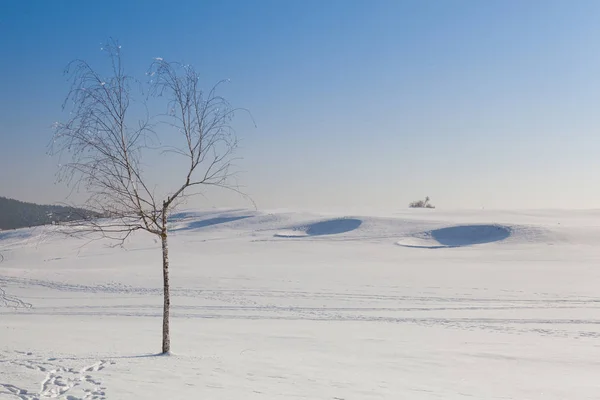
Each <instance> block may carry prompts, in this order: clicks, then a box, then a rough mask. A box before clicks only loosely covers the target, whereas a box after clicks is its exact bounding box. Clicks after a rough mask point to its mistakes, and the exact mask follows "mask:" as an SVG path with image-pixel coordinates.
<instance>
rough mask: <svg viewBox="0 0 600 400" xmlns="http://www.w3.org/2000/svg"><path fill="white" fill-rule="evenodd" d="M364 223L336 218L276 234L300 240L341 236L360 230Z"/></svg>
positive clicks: (359, 220)
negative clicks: (303, 238) (311, 237)
mask: <svg viewBox="0 0 600 400" xmlns="http://www.w3.org/2000/svg"><path fill="white" fill-rule="evenodd" d="M362 223H363V221H362V220H361V219H357V218H336V219H328V220H325V221H318V222H314V223H312V224H309V225H302V226H296V227H293V228H291V229H289V230H287V231H283V232H279V233H276V234H275V237H285V238H299V237H310V236H325V235H339V234H342V233H347V232H351V231H353V230H355V229H358V228H359V227H360V226H361V225H362Z"/></svg>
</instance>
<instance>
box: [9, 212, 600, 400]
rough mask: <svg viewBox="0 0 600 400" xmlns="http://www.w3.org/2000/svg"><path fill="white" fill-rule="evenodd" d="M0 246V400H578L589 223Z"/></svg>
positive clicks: (194, 229) (379, 223) (376, 225)
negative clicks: (166, 247)
mask: <svg viewBox="0 0 600 400" xmlns="http://www.w3.org/2000/svg"><path fill="white" fill-rule="evenodd" d="M171 228H172V233H171V236H170V258H171V268H170V272H171V283H172V294H173V298H172V333H171V336H172V350H173V354H172V355H170V356H157V355H156V353H157V352H158V351H159V350H160V341H161V333H160V331H161V315H162V270H161V254H160V245H159V244H158V243H156V241H155V240H154V238H153V237H152V236H151V235H149V234H144V233H136V234H135V235H133V236H132V237H130V239H128V241H127V242H126V244H125V247H124V248H111V247H108V246H107V245H110V244H111V242H102V241H96V242H92V243H88V244H86V243H85V242H84V241H82V240H79V239H74V238H66V237H64V236H62V235H60V234H57V233H56V232H55V228H53V227H40V228H33V229H22V230H17V231H3V232H0V254H2V256H3V261H2V262H1V263H0V288H2V289H4V290H5V291H6V293H7V294H8V295H11V296H15V297H18V298H20V299H21V300H23V301H25V302H27V303H30V304H31V306H32V307H31V308H8V307H2V306H0V399H22V400H25V399H28V400H32V399H45V398H56V399H68V400H78V399H232V400H234V399H235V400H241V399H329V400H355V399H467V398H471V399H569V400H570V399H573V400H581V399H598V398H600V379H599V377H600V309H599V307H600V246H599V244H600V212H599V211H523V212H516V211H513V212H500V211H483V210H479V211H456V212H442V211H440V210H408V211H405V212H400V213H396V214H391V215H375V214H373V215H371V216H364V215H363V216H361V215H334V214H326V215H325V214H316V213H314V214H309V213H304V212H303V213H299V212H291V211H281V210H278V211H273V212H267V211H263V212H257V211H249V210H211V211H198V212H196V211H188V212H182V213H179V214H176V215H174V216H173V218H172V220H171Z"/></svg>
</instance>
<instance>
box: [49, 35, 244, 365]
mask: <svg viewBox="0 0 600 400" xmlns="http://www.w3.org/2000/svg"><path fill="white" fill-rule="evenodd" d="M103 50H104V51H106V52H107V54H108V57H109V60H110V67H111V69H110V74H109V76H108V77H106V78H105V77H103V76H102V75H101V74H100V73H99V72H98V71H97V70H95V69H94V68H92V67H91V66H90V65H89V64H88V63H87V62H85V61H83V60H75V61H72V62H71V63H70V64H69V66H68V67H67V69H66V73H67V74H68V75H69V76H70V79H71V82H72V86H71V90H70V91H69V93H68V95H67V97H66V100H65V104H64V106H66V105H67V104H69V103H71V104H72V110H71V116H70V118H69V119H68V121H66V122H64V123H57V124H56V126H55V134H54V141H53V144H52V148H51V154H58V155H61V156H62V157H64V156H67V162H65V163H64V164H60V168H59V175H58V176H59V180H66V181H67V182H68V183H69V184H70V185H71V186H72V187H73V188H77V189H79V190H80V191H83V192H85V193H86V194H87V195H88V198H87V201H86V202H85V204H84V207H85V208H86V209H88V210H90V211H91V212H93V213H96V214H100V215H102V216H104V217H106V218H103V219H99V218H86V219H84V221H85V223H84V224H83V225H81V224H78V226H77V229H78V232H80V233H81V232H85V233H87V232H90V233H98V234H100V237H101V238H110V239H115V240H117V241H119V242H118V243H120V244H122V243H123V241H124V240H125V239H126V238H127V237H128V236H129V235H131V233H133V232H135V231H138V230H140V231H146V232H149V233H151V234H153V235H156V236H158V237H159V238H160V240H161V244H162V271H163V289H164V293H163V297H164V307H163V329H162V352H163V353H169V352H170V334H169V319H170V318H169V310H170V293H169V288H170V286H169V246H168V237H169V235H168V233H169V229H168V224H167V221H168V216H169V214H170V212H171V211H172V210H173V209H174V207H176V206H177V204H178V203H179V202H181V200H182V199H183V198H184V197H185V196H188V195H191V194H194V193H196V192H194V189H195V188H198V187H200V186H202V185H204V186H207V185H208V186H218V187H222V188H226V189H230V190H234V191H237V192H238V193H241V192H240V191H239V189H238V188H237V186H236V185H234V184H233V183H232V178H233V176H234V173H233V171H232V170H231V167H232V161H233V160H234V159H233V153H234V151H235V150H236V147H237V144H238V142H237V139H236V135H235V131H234V129H233V128H232V126H231V125H230V123H231V121H232V118H233V116H234V113H235V112H236V111H237V109H234V108H232V107H231V105H230V104H229V103H228V102H227V101H226V100H225V99H224V98H223V97H221V96H219V95H217V88H218V84H217V85H216V86H214V87H213V88H212V89H211V90H209V91H207V92H204V91H203V90H202V89H201V88H200V86H199V75H198V73H197V72H196V71H195V69H194V68H193V67H192V66H189V65H182V64H179V63H170V62H167V61H165V60H163V59H161V58H156V59H154V61H153V62H152V63H151V65H150V68H149V70H148V72H147V75H148V76H149V78H150V81H149V82H147V84H148V90H146V93H144V90H143V89H142V88H144V87H145V85H144V84H143V83H141V82H139V81H136V80H134V79H133V78H132V77H130V76H128V75H126V74H125V72H124V68H123V62H122V58H121V46H119V45H118V43H117V42H116V41H110V42H109V44H108V45H106V46H105V47H104V48H103ZM136 93H138V94H140V95H141V96H140V98H141V99H142V101H141V102H134V100H136V99H134V94H136ZM161 98H162V99H166V102H167V103H168V104H167V112H166V113H164V114H159V115H156V116H154V117H153V118H150V117H149V115H148V112H147V107H145V104H146V103H145V102H146V100H147V99H159V100H160V99H161ZM64 106H63V107H64ZM134 107H137V108H136V109H135V111H134V109H133V108H134ZM159 132H160V133H159ZM165 142H167V143H169V145H168V146H167V145H166V144H164V143H165ZM173 143H174V144H173ZM153 152H160V153H168V154H173V155H176V156H177V157H181V158H183V159H184V160H187V161H186V162H185V167H184V169H183V170H182V171H181V175H180V179H181V181H180V182H179V183H178V184H177V185H176V186H175V187H172V188H170V189H169V188H168V189H167V190H165V191H164V192H162V193H160V194H157V189H156V188H157V186H155V185H151V184H150V182H149V181H148V180H147V177H146V176H145V174H144V168H143V163H142V157H143V156H144V155H146V154H148V153H153Z"/></svg>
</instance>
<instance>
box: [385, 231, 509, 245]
mask: <svg viewBox="0 0 600 400" xmlns="http://www.w3.org/2000/svg"><path fill="white" fill-rule="evenodd" d="M511 234H512V230H511V228H509V227H507V226H502V225H458V226H450V227H446V228H441V229H435V230H431V231H425V232H420V233H417V234H414V235H411V236H408V237H406V238H403V239H402V240H400V241H398V242H397V243H396V244H397V245H399V246H403V247H414V248H422V249H443V248H451V247H465V246H473V245H477V244H485V243H493V242H500V241H502V240H506V239H508V238H509V237H510V236H511Z"/></svg>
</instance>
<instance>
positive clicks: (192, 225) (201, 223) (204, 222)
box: [173, 215, 251, 231]
mask: <svg viewBox="0 0 600 400" xmlns="http://www.w3.org/2000/svg"><path fill="white" fill-rule="evenodd" d="M250 217H251V215H239V216H224V217H214V218H208V219H201V220H194V221H191V222H189V223H188V224H186V225H184V226H181V227H178V228H175V229H173V230H174V231H188V230H196V229H201V228H206V227H209V226H212V225H221V224H226V223H228V222H234V221H239V220H241V219H246V218H250Z"/></svg>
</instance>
